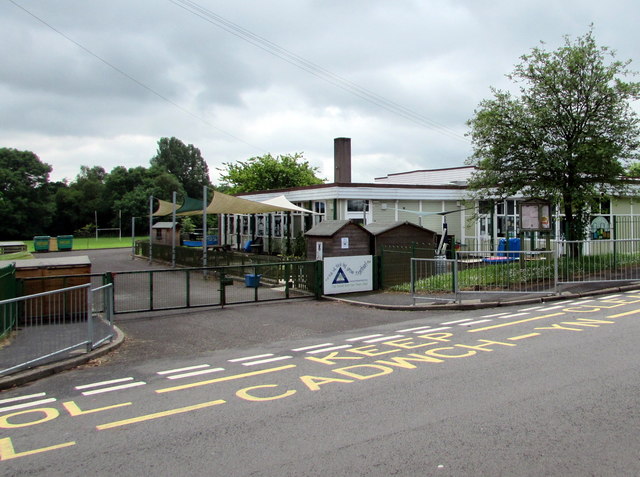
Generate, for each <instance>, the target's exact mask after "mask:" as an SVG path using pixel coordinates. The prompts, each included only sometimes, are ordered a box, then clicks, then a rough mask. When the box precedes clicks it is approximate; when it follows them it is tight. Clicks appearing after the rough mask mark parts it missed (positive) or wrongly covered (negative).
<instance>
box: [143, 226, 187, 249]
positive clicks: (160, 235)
mask: <svg viewBox="0 0 640 477" xmlns="http://www.w3.org/2000/svg"><path fill="white" fill-rule="evenodd" d="M151 228H152V229H153V234H152V236H151V240H152V241H153V243H161V244H164V245H173V237H172V235H171V232H172V231H173V222H158V223H156V224H154V225H153V226H152V227H151ZM181 229H182V226H181V225H180V224H178V223H176V228H175V234H176V238H175V243H176V245H180V230H181Z"/></svg>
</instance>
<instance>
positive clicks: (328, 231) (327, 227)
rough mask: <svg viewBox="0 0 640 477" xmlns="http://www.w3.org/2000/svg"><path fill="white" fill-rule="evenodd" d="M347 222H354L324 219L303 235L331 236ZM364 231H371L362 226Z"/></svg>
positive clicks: (350, 222) (347, 223)
mask: <svg viewBox="0 0 640 477" xmlns="http://www.w3.org/2000/svg"><path fill="white" fill-rule="evenodd" d="M349 224H354V225H356V224H355V222H352V221H351V220H324V221H322V222H320V223H319V224H317V225H315V226H313V227H312V228H311V229H309V230H308V231H307V232H306V233H305V235H310V236H313V237H332V236H334V235H335V234H337V233H338V232H339V231H340V230H342V229H343V228H345V227H346V226H347V225H349ZM362 230H363V231H364V232H366V233H369V234H370V233H371V232H369V231H368V230H367V229H365V228H362Z"/></svg>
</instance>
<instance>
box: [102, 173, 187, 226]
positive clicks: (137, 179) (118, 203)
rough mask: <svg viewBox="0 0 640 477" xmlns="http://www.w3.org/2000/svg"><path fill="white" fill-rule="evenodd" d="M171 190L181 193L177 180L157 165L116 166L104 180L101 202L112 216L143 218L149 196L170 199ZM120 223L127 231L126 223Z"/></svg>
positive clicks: (145, 213)
mask: <svg viewBox="0 0 640 477" xmlns="http://www.w3.org/2000/svg"><path fill="white" fill-rule="evenodd" d="M173 191H176V192H178V193H179V194H180V195H181V196H184V191H183V189H182V186H181V184H180V183H179V181H178V179H177V178H176V177H175V176H174V175H173V174H170V173H168V172H166V171H165V170H164V169H162V168H157V167H151V168H149V169H147V168H144V167H141V166H139V167H134V168H130V169H127V168H126V167H123V166H118V167H115V168H114V169H112V171H111V172H110V173H109V175H108V176H107V178H106V180H105V192H106V193H105V202H106V203H108V204H109V205H110V207H111V210H112V215H113V216H114V217H117V214H118V212H121V213H122V216H123V217H144V216H146V215H148V213H149V196H154V197H157V198H159V199H163V200H171V199H172V193H173ZM114 225H115V224H114ZM122 225H123V228H124V229H125V230H126V231H128V230H129V223H128V222H125V223H123V224H122Z"/></svg>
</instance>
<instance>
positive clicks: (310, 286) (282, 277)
mask: <svg viewBox="0 0 640 477" xmlns="http://www.w3.org/2000/svg"><path fill="white" fill-rule="evenodd" d="M317 267H318V264H317V262H308V261H305V262H277V263H268V264H252V265H231V266H224V267H194V268H171V269H164V270H145V271H130V272H118V273H111V274H107V275H108V281H110V282H111V283H113V285H114V303H115V309H114V313H133V312H142V311H153V310H168V309H177V308H193V307H202V306H225V305H229V304H236V303H250V302H260V301H273V300H287V299H295V298H308V297H314V296H318V294H319V290H320V287H319V284H318V283H317V281H318V278H319V277H320V276H321V273H319V271H318V270H317Z"/></svg>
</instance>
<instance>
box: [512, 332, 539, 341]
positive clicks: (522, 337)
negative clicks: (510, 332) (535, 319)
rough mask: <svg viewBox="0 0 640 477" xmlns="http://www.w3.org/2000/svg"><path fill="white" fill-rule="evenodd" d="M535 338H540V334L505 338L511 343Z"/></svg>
mask: <svg viewBox="0 0 640 477" xmlns="http://www.w3.org/2000/svg"><path fill="white" fill-rule="evenodd" d="M535 336H540V333H529V334H528V335H520V336H512V337H511V338H507V339H508V340H511V341H518V340H524V339H527V338H534V337H535Z"/></svg>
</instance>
